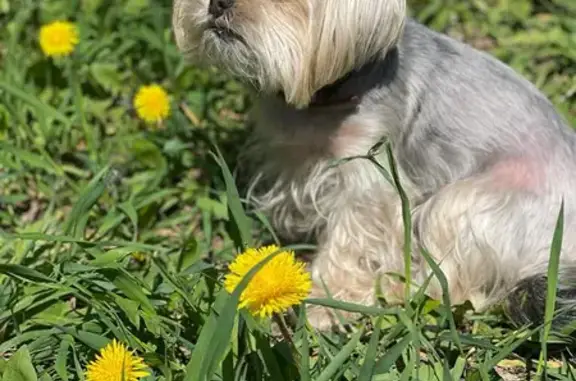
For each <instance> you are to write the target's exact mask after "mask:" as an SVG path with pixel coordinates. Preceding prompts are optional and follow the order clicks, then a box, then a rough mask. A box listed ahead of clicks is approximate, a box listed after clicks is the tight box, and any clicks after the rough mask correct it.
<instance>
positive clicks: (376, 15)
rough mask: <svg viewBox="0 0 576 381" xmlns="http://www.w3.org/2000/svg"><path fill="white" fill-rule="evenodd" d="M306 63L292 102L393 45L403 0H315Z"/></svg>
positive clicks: (400, 26)
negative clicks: (305, 69) (299, 86)
mask: <svg viewBox="0 0 576 381" xmlns="http://www.w3.org/2000/svg"><path fill="white" fill-rule="evenodd" d="M312 12H313V14H312V20H311V26H310V29H311V33H310V34H309V36H310V37H309V38H310V43H309V44H308V49H309V51H308V52H307V54H306V55H307V57H306V58H307V59H308V60H309V62H310V64H309V65H308V66H307V71H306V72H305V73H304V75H303V77H302V78H299V81H300V84H301V88H299V89H298V90H299V91H297V92H295V93H294V99H292V101H293V103H302V102H306V101H310V98H311V97H312V95H313V93H314V92H315V91H317V90H318V89H320V88H322V87H324V86H326V85H329V84H331V83H334V82H335V81H337V80H338V79H340V78H341V77H342V76H344V75H345V74H346V73H348V72H350V71H352V70H354V69H358V68H359V67H361V66H362V65H364V64H365V63H366V62H368V61H369V60H371V59H373V58H374V57H375V56H376V55H378V54H379V53H380V52H382V53H384V52H386V51H388V50H389V49H390V48H391V47H393V46H394V45H396V43H397V42H398V40H399V38H400V36H401V34H402V31H403V29H404V24H405V20H406V1H405V0H343V1H337V2H333V1H325V0H321V1H318V2H317V4H316V5H315V6H314V7H313V10H312Z"/></svg>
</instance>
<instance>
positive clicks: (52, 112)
mask: <svg viewBox="0 0 576 381" xmlns="http://www.w3.org/2000/svg"><path fill="white" fill-rule="evenodd" d="M0 89H3V90H4V91H6V92H7V93H8V94H10V95H12V96H14V97H16V98H18V99H20V100H22V101H23V102H25V103H28V104H29V105H30V106H32V107H33V108H35V109H36V110H37V111H39V112H40V113H41V114H42V115H41V117H44V118H53V119H55V120H58V121H60V122H62V123H64V124H65V125H66V126H69V125H70V120H69V119H68V118H67V117H66V116H65V115H64V114H62V113H60V112H59V111H58V110H56V109H55V108H53V107H50V106H48V105H47V104H45V103H44V102H42V101H41V100H40V99H38V98H37V97H35V96H34V95H31V94H29V93H27V92H26V91H24V90H22V89H19V88H18V87H16V86H13V85H11V84H9V83H7V82H6V81H3V80H0Z"/></svg>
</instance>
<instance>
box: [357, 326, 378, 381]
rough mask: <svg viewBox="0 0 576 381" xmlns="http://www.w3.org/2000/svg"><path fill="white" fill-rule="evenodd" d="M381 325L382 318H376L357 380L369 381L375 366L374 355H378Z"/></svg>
mask: <svg viewBox="0 0 576 381" xmlns="http://www.w3.org/2000/svg"><path fill="white" fill-rule="evenodd" d="M381 325H382V318H381V317H380V318H378V320H376V325H375V327H374V330H373V331H372V337H370V342H369V343H368V349H367V350H366V354H365V355H364V359H363V362H364V363H363V364H362V368H361V369H360V376H359V377H358V381H371V380H372V377H373V373H374V369H375V366H376V356H377V355H378V344H379V342H380V330H381Z"/></svg>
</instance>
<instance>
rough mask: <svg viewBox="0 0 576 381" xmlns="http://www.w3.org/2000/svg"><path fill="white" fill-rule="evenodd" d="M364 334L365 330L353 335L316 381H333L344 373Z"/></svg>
mask: <svg viewBox="0 0 576 381" xmlns="http://www.w3.org/2000/svg"><path fill="white" fill-rule="evenodd" d="M363 334H364V329H360V330H359V331H358V332H356V333H355V334H354V335H352V337H351V338H350V341H348V343H346V345H345V346H344V347H343V348H342V349H341V350H340V352H338V353H337V354H336V356H334V358H333V359H332V361H330V364H328V366H327V367H326V368H324V370H323V371H322V373H320V375H319V376H318V378H316V380H315V381H331V380H333V379H334V378H333V377H334V375H335V374H336V373H338V372H340V371H342V367H343V366H344V363H345V362H346V361H347V360H348V359H349V358H350V355H351V354H352V352H354V350H355V349H356V347H357V346H358V343H359V342H360V338H361V337H362V335H363Z"/></svg>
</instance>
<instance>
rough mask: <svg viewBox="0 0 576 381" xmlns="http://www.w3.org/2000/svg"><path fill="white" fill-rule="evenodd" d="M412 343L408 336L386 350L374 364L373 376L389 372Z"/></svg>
mask: <svg viewBox="0 0 576 381" xmlns="http://www.w3.org/2000/svg"><path fill="white" fill-rule="evenodd" d="M411 342H412V337H411V336H410V335H406V336H404V338H402V340H400V341H399V342H397V343H396V344H394V346H393V347H392V348H389V349H387V350H386V353H384V356H382V358H381V359H380V360H378V362H377V363H376V366H375V367H374V374H375V375H377V374H384V373H387V372H389V371H390V369H391V368H392V366H393V365H394V364H395V363H396V360H398V358H399V357H400V356H401V355H402V353H403V352H404V351H405V350H406V348H408V346H409V345H410V343H411Z"/></svg>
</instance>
